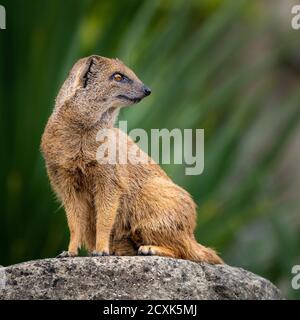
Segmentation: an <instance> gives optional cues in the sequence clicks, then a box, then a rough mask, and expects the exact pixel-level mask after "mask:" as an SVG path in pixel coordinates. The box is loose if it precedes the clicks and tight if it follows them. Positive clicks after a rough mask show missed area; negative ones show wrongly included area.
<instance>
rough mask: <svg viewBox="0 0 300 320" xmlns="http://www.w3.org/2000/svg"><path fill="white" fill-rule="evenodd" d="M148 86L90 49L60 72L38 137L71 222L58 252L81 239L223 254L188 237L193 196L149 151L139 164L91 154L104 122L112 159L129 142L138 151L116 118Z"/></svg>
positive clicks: (134, 249) (111, 250) (107, 246)
mask: <svg viewBox="0 0 300 320" xmlns="http://www.w3.org/2000/svg"><path fill="white" fill-rule="evenodd" d="M150 94H151V90H150V89H149V88H148V87H147V86H145V85H144V83H143V82H142V81H141V80H140V79H139V78H138V77H137V76H136V75H135V73H134V72H133V71H132V70H131V69H129V68H128V67H126V66H125V65H124V64H123V63H122V62H121V61H119V60H118V59H109V58H105V57H100V56H96V55H93V56H90V57H87V58H83V59H80V60H79V61H78V62H77V63H76V64H75V65H74V66H73V68H72V70H71V71H70V73H69V76H68V77H67V79H66V80H65V82H64V84H63V86H62V88H61V90H60V92H59V94H58V96H57V99H56V105H55V109H54V112H53V113H52V115H51V117H50V118H49V120H48V123H47V126H46V128H45V131H44V134H43V138H42V144H41V148H42V152H43V155H44V157H45V160H46V167H47V172H48V175H49V178H50V181H51V185H52V187H53V189H54V191H55V192H56V194H57V196H58V198H59V200H61V201H62V203H63V205H64V208H65V211H66V215H67V220H68V225H69V230H70V243H69V248H68V251H67V252H64V253H62V254H61V255H60V257H72V256H76V255H77V254H78V248H80V247H81V246H84V247H85V248H87V250H88V252H89V253H90V254H91V255H93V256H105V255H108V254H116V255H161V256H168V257H173V258H181V259H189V260H193V261H202V262H209V263H222V262H223V261H222V259H221V258H220V257H219V256H218V255H217V254H216V252H215V251H214V250H212V249H210V248H207V247H204V246H203V245H201V244H199V243H197V241H196V239H195V237H194V229H195V225H196V204H195V203H194V201H193V200H192V198H191V196H190V195H189V194H188V192H186V191H185V190H184V189H182V188H181V187H179V186H177V185H176V184H175V183H174V182H173V181H172V180H171V179H170V178H169V177H168V176H167V174H166V173H165V172H164V171H163V170H162V169H161V168H160V166H159V165H158V164H156V163H155V162H154V161H153V159H150V157H148V155H147V154H144V156H145V157H146V158H147V159H148V161H145V163H138V164H137V165H135V164H130V163H126V162H125V163H123V162H122V161H120V160H116V163H113V164H102V163H101V162H100V161H99V160H98V158H97V150H98V147H99V145H98V140H97V136H98V133H99V132H101V131H102V129H103V128H105V129H107V128H108V129H110V130H111V131H112V132H114V133H116V135H117V136H118V139H116V141H118V144H117V145H113V143H112V147H113V148H117V149H118V150H117V151H118V153H119V154H121V157H118V159H121V158H122V159H127V157H128V154H127V153H126V152H127V151H126V150H132V149H133V148H132V147H133V146H134V147H135V148H134V150H136V151H137V152H138V153H140V154H142V153H143V151H142V150H141V149H140V148H139V146H138V145H135V143H134V141H133V140H132V139H131V138H130V137H129V136H127V135H126V134H125V133H124V132H122V131H121V130H120V129H118V128H115V127H114V124H115V121H116V118H117V116H118V112H119V110H120V108H122V107H124V106H128V105H132V104H135V103H137V102H139V101H140V100H142V99H143V98H145V97H147V96H149V95H150ZM104 131H105V132H106V130H104ZM119 137H120V139H119ZM124 145H125V148H124ZM96 160H98V161H96ZM118 161H119V162H118Z"/></svg>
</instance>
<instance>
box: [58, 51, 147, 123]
mask: <svg viewBox="0 0 300 320" xmlns="http://www.w3.org/2000/svg"><path fill="white" fill-rule="evenodd" d="M150 93H151V90H150V89H149V88H148V87H146V86H145V85H144V84H143V82H142V81H141V80H140V79H139V78H138V77H137V76H136V75H135V73H134V72H133V71H132V70H131V69H129V68H128V67H127V66H125V65H124V64H123V63H122V62H121V61H120V60H118V59H109V58H105V57H101V56H97V55H92V56H90V57H87V58H83V59H80V60H79V61H78V62H77V63H76V64H75V65H74V66H73V68H72V70H71V71H70V73H69V76H68V78H67V79H66V81H65V83H64V85H63V86H62V88H61V90H60V92H59V95H58V97H57V100H56V107H57V108H59V107H60V106H62V105H65V104H67V105H68V109H69V110H70V111H71V110H74V112H76V114H77V116H78V117H79V119H82V120H84V121H91V122H95V121H99V119H101V117H103V115H107V114H108V113H109V114H112V113H113V112H114V111H116V110H118V109H119V108H121V107H123V106H129V105H132V104H135V103H138V102H139V101H141V100H142V99H143V98H144V97H146V96H148V95H150Z"/></svg>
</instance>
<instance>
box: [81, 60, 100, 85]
mask: <svg viewBox="0 0 300 320" xmlns="http://www.w3.org/2000/svg"><path fill="white" fill-rule="evenodd" d="M95 63H96V58H95V56H90V57H88V58H85V59H83V63H82V66H81V67H80V68H79V70H78V74H77V76H78V83H77V86H79V87H82V88H86V86H87V84H88V81H89V79H90V78H91V76H92V67H93V65H94V64H95Z"/></svg>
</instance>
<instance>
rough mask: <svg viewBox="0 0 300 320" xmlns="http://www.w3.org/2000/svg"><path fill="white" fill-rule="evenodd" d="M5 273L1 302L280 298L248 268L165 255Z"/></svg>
mask: <svg viewBox="0 0 300 320" xmlns="http://www.w3.org/2000/svg"><path fill="white" fill-rule="evenodd" d="M4 270H5V279H6V285H5V287H4V289H3V288H2V289H1V288H0V299H281V294H280V292H279V290H278V289H277V288H276V287H275V286H274V285H273V284H271V283H270V282H269V281H268V280H265V279H263V278H261V277H259V276H257V275H255V274H253V273H250V272H248V271H245V270H243V269H240V268H234V267H230V266H228V265H215V266H213V265H208V264H200V263H195V262H191V261H185V260H176V259H169V258H162V257H114V256H109V257H97V258H83V257H78V258H66V259H45V260H37V261H30V262H25V263H21V264H17V265H14V266H10V267H7V268H5V269H4ZM2 273H3V272H2Z"/></svg>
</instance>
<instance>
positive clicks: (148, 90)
mask: <svg viewBox="0 0 300 320" xmlns="http://www.w3.org/2000/svg"><path fill="white" fill-rule="evenodd" d="M143 92H144V94H145V96H149V95H150V94H151V89H150V88H148V87H145V86H144V88H143Z"/></svg>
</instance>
